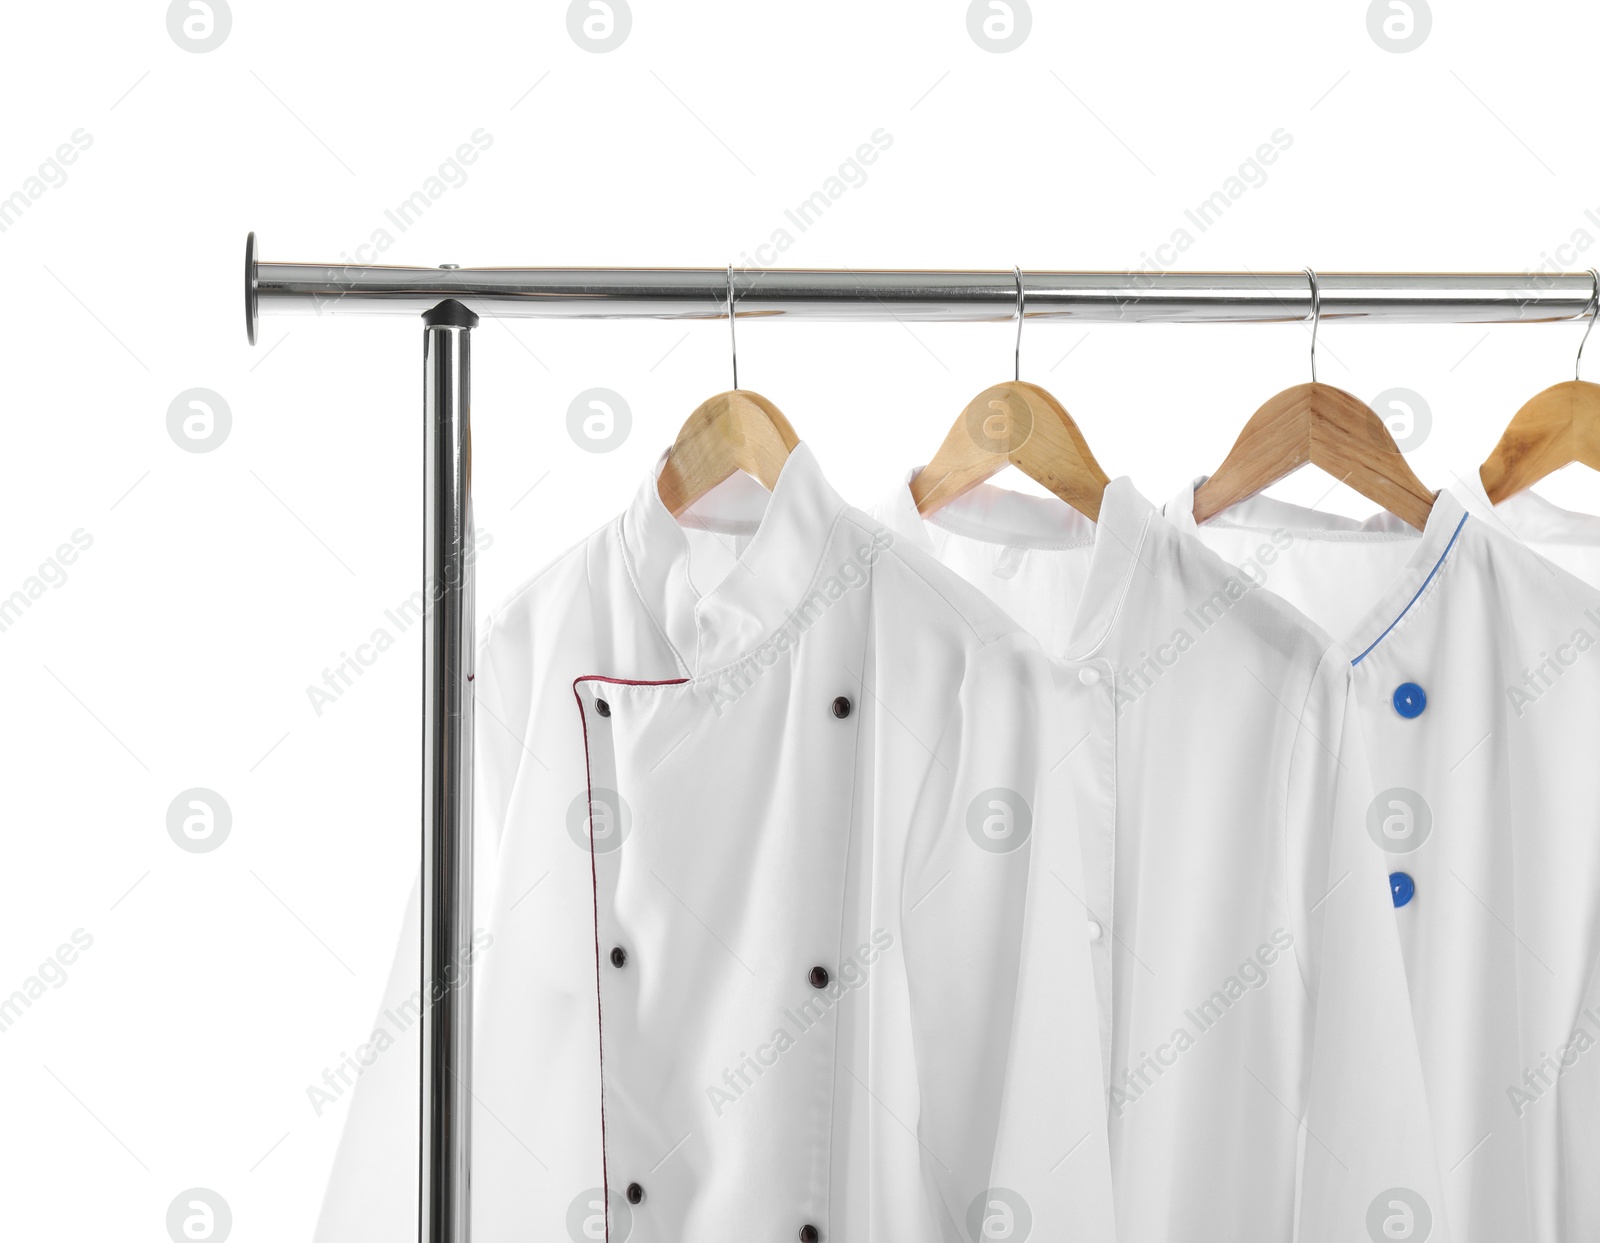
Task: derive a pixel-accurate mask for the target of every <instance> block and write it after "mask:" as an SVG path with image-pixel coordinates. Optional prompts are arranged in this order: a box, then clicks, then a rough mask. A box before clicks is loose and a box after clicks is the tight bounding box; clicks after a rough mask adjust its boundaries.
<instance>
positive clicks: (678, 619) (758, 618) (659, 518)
mask: <svg viewBox="0 0 1600 1243" xmlns="http://www.w3.org/2000/svg"><path fill="white" fill-rule="evenodd" d="M665 460H666V459H665V455H663V457H662V458H661V459H660V461H658V462H657V465H656V469H655V470H653V471H651V472H650V473H649V474H648V475H647V476H646V477H645V479H644V481H643V482H642V483H641V484H640V486H639V490H638V492H637V493H635V495H634V498H633V501H632V503H631V504H630V505H629V506H628V508H627V509H626V510H625V511H624V512H623V514H622V516H621V518H620V519H619V520H618V525H619V537H620V539H621V541H622V546H623V552H624V555H625V556H626V558H627V560H628V565H629V568H630V570H631V572H632V575H633V579H634V583H635V585H636V586H637V588H638V590H639V594H640V597H641V598H642V599H643V601H644V603H645V607H646V608H648V609H649V610H650V612H651V615H652V616H654V618H655V619H656V622H657V624H658V625H659V626H660V627H661V630H662V633H663V634H664V635H665V636H666V638H667V642H668V643H670V644H671V645H672V647H673V649H674V650H675V651H676V652H677V653H678V657H679V659H680V660H681V661H682V662H683V665H684V668H685V669H686V670H687V671H688V672H689V674H690V675H691V676H692V677H700V676H703V675H705V674H707V673H711V672H713V671H715V670H717V669H719V668H721V667H723V666H724V665H727V664H730V663H732V662H733V661H735V660H737V659H738V658H739V657H741V656H743V655H745V654H746V653H748V652H750V651H753V650H754V649H755V648H756V647H757V646H759V645H760V644H761V643H762V642H763V641H764V640H765V639H766V638H767V637H768V636H770V635H771V634H772V633H773V632H774V631H775V630H777V629H778V628H779V627H780V626H781V625H782V624H783V623H784V621H785V620H786V619H787V618H788V616H789V614H790V613H791V611H792V610H793V609H794V608H795V606H796V605H797V604H798V603H799V601H800V599H801V597H802V595H803V594H804V592H805V590H806V588H807V587H808V586H809V585H810V584H811V582H812V580H813V578H814V577H815V575H816V572H817V566H818V563H819V561H820V560H821V558H822V555H823V553H824V551H825V550H826V548H827V545H828V541H829V537H830V535H831V533H832V530H833V527H834V524H835V522H836V521H837V519H838V517H839V515H840V513H842V512H843V511H844V509H845V503H844V501H843V499H842V498H841V497H840V496H839V494H838V493H837V492H835V491H834V490H833V488H832V487H831V486H829V484H828V481H827V480H826V479H825V478H823V475H822V471H821V469H820V468H819V467H818V465H817V460H816V457H815V456H814V455H813V454H812V452H811V450H810V448H809V447H807V446H806V445H804V444H799V445H796V446H795V447H794V449H793V450H792V451H791V452H790V454H789V457H788V459H787V460H786V461H785V462H784V464H783V470H782V471H781V472H780V473H779V475H778V481H777V484H776V486H775V487H774V488H773V491H772V493H771V495H770V496H769V495H768V493H767V491H766V489H764V488H763V487H761V485H760V484H758V483H756V482H755V481H754V480H752V479H750V478H749V477H748V476H745V475H743V474H740V473H738V472H735V474H734V475H733V476H732V477H731V478H729V479H728V480H726V481H725V482H723V483H722V484H719V485H718V486H717V487H715V488H713V489H712V490H711V491H710V492H709V493H707V494H706V495H705V496H704V497H702V498H701V499H700V500H699V501H697V502H695V504H694V505H692V506H691V507H690V508H689V509H688V510H686V511H685V512H684V513H683V515H682V516H681V518H674V517H673V516H672V514H670V513H669V512H668V511H667V507H666V506H665V505H664V504H662V502H661V497H660V495H659V493H658V492H657V490H656V476H657V474H658V473H659V472H660V468H661V464H662V463H663V462H665ZM685 527H691V528H696V529H700V530H704V531H709V532H714V533H716V534H717V535H720V536H731V537H734V538H735V539H742V540H747V541H748V542H746V543H745V545H744V548H743V551H742V552H741V553H740V555H739V557H738V560H737V563H736V564H735V565H734V566H733V568H732V569H730V570H729V571H728V574H727V577H725V578H724V579H723V580H722V582H721V583H719V584H718V585H717V586H716V587H714V588H712V589H711V590H709V591H707V592H706V593H705V594H704V595H701V594H700V593H699V592H698V591H697V590H696V589H695V585H694V583H693V581H692V580H691V578H690V574H689V540H688V537H687V536H686V535H685V533H684V528H685Z"/></svg>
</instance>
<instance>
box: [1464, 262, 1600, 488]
mask: <svg viewBox="0 0 1600 1243" xmlns="http://www.w3.org/2000/svg"><path fill="white" fill-rule="evenodd" d="M1590 274H1591V275H1592V276H1593V277H1594V282H1595V292H1594V297H1593V298H1592V299H1591V300H1590V303H1589V311H1588V314H1589V327H1588V328H1585V329H1584V331H1583V341H1582V342H1580V343H1579V345H1578V364H1575V365H1574V367H1573V376H1574V378H1573V379H1571V380H1566V381H1563V382H1562V383H1560V384H1552V385H1551V386H1550V387H1549V388H1547V389H1545V390H1544V391H1543V392H1542V393H1536V394H1535V395H1534V396H1533V397H1530V398H1529V399H1528V401H1527V403H1526V404H1525V405H1524V406H1523V407H1522V409H1520V410H1518V411H1517V413H1516V414H1515V415H1513V416H1512V419H1511V422H1510V423H1509V424H1507V426H1506V430H1505V433H1504V434H1503V435H1502V436H1501V437H1500V443H1499V444H1497V445H1495V447H1494V451H1493V452H1492V453H1490V454H1489V457H1488V459H1487V460H1486V461H1485V462H1484V464H1483V465H1482V466H1481V467H1479V468H1478V478H1479V479H1481V480H1482V481H1483V490H1484V491H1485V492H1486V493H1488V496H1489V500H1490V502H1491V503H1492V504H1495V505H1498V504H1499V503H1500V502H1501V501H1503V500H1505V499H1506V498H1507V497H1508V496H1515V495H1516V494H1517V493H1518V492H1521V491H1522V490H1523V489H1524V488H1526V487H1529V486H1531V485H1532V484H1535V483H1538V482H1539V480H1541V479H1543V478H1544V477H1545V476H1546V475H1548V474H1551V473H1553V472H1555V471H1558V470H1560V469H1561V468H1562V467H1563V466H1566V465H1568V464H1569V463H1571V462H1581V463H1583V465H1585V466H1587V467H1588V468H1589V469H1590V470H1600V384H1593V383H1591V382H1590V381H1588V380H1580V379H1577V378H1576V377H1577V375H1578V365H1581V364H1582V362H1583V347H1584V345H1586V344H1587V343H1588V341H1589V333H1590V332H1592V331H1593V330H1594V321H1595V316H1596V314H1600V270H1596V269H1594V268H1591V269H1590Z"/></svg>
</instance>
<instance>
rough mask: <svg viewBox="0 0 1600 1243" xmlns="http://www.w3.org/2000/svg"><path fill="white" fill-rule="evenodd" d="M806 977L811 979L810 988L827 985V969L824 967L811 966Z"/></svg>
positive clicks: (825, 986)
mask: <svg viewBox="0 0 1600 1243" xmlns="http://www.w3.org/2000/svg"><path fill="white" fill-rule="evenodd" d="M806 978H807V979H808V980H810V981H811V987H812V988H827V987H828V969H827V968H826V967H812V968H811V974H810V975H808V976H807V977H806Z"/></svg>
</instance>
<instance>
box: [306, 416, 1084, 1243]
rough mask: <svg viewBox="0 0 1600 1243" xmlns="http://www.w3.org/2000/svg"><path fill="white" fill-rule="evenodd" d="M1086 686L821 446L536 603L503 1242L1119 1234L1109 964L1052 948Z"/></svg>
mask: <svg viewBox="0 0 1600 1243" xmlns="http://www.w3.org/2000/svg"><path fill="white" fill-rule="evenodd" d="M1049 677H1050V674H1049V669H1048V662H1047V661H1046V660H1045V658H1044V656H1043V654H1042V653H1041V652H1040V650H1039V649H1038V646H1037V644H1036V643H1034V641H1033V640H1032V639H1031V638H1030V637H1028V636H1027V635H1026V634H1024V633H1023V632H1022V631H1021V630H1020V629H1019V628H1018V627H1017V626H1016V625H1015V624H1014V623H1012V622H1011V621H1010V620H1009V619H1007V618H1005V617H1004V616H1003V614H1001V613H1000V612H999V610H997V609H995V608H994V607H993V606H992V605H991V604H990V603H989V602H988V601H986V600H984V599H983V598H982V597H981V595H979V594H978V593H977V592H974V591H972V590H971V588H970V587H968V586H967V585H966V584H965V583H963V582H961V581H960V580H959V579H958V578H956V577H955V576H954V575H951V574H950V573H948V572H947V571H945V570H944V569H942V568H941V567H939V566H938V565H937V564H935V563H934V562H933V561H932V560H931V559H930V558H928V557H926V555H925V554H923V553H921V552H919V551H917V550H914V549H913V550H907V549H905V548H903V547H902V546H901V542H900V541H897V540H895V539H894V538H893V537H892V536H891V535H890V534H889V533H888V532H887V531H885V530H884V529H883V528H882V527H881V526H879V525H877V524H876V523H873V522H872V521H870V520H869V519H868V518H867V517H866V515H864V514H862V513H860V512H859V511H857V510H853V509H850V508H848V507H846V505H845V504H844V502H843V501H842V500H840V498H839V497H838V495H837V494H836V493H835V492H834V491H833V489H832V488H830V487H829V486H828V484H827V483H826V481H825V480H824V479H823V477H822V475H821V473H820V471H819V470H818V468H817V465H816V462H815V460H814V458H813V456H812V454H811V452H810V450H809V449H808V448H807V447H806V446H805V445H801V446H799V447H797V448H796V449H795V450H794V451H793V452H792V453H791V455H790V457H789V459H788V461H787V462H786V464H785V466H784V468H783V471H782V474H781V476H780V478H779V480H778V482H777V486H776V489H775V491H774V492H773V493H772V494H771V496H770V498H769V497H768V494H767V493H766V492H765V491H764V490H763V489H761V488H760V487H759V485H757V484H755V483H754V482H753V481H751V480H749V479H747V478H746V477H745V476H743V475H735V476H734V477H733V478H732V479H730V480H729V481H728V482H727V483H725V484H723V485H722V486H721V487H719V488H718V489H716V490H715V491H714V492H713V493H711V494H710V495H709V496H708V497H707V498H705V499H704V500H702V501H701V502H699V503H698V504H696V505H695V506H694V507H693V508H692V509H691V510H689V511H688V512H687V513H686V514H685V515H683V516H682V518H681V520H674V519H673V517H672V516H671V515H670V514H669V513H668V511H667V510H666V508H665V507H664V506H663V505H662V504H661V502H660V500H659V498H658V496H657V493H656V486H655V479H654V476H651V477H650V478H647V479H646V480H645V481H644V483H643V484H642V485H641V487H640V489H639V491H638V493H637V495H636V496H635V498H634V500H633V503H632V504H631V505H630V506H629V507H628V509H627V510H626V511H625V512H624V513H623V514H622V515H621V516H620V517H619V518H618V519H616V520H615V521H613V522H611V523H608V524H607V525H606V526H604V527H602V528H601V529H600V530H599V531H597V532H596V533H595V534H594V535H592V536H591V537H589V538H588V539H587V540H585V541H584V542H583V543H582V544H580V545H579V546H577V547H576V548H574V549H573V550H571V551H570V552H569V553H567V554H566V555H565V556H563V557H561V558H560V559H559V560H557V561H556V562H555V563H554V564H553V565H551V566H550V567H549V568H548V569H546V570H545V571H544V572H542V573H541V574H539V575H538V576H537V577H535V578H534V579H533V580H532V581H531V582H529V583H528V584H527V585H526V586H525V587H524V588H523V589H522V590H521V591H520V592H518V593H517V594H516V596H514V598H513V599H512V600H511V601H510V602H509V603H508V604H507V605H506V606H505V607H504V608H502V609H501V610H500V611H499V612H498V613H497V614H496V616H495V617H494V619H493V622H492V625H491V626H490V627H489V630H488V633H487V635H486V636H485V638H484V641H483V644H482V648H481V651H480V654H479V657H478V661H477V666H476V683H475V685H476V688H477V696H478V708H479V713H478V718H477V720H478V726H477V741H476V745H477V752H478V755H477V770H478V776H479V781H478V789H477V799H476V814H477V827H478V835H479V837H478V841H479V849H480V850H486V851H491V852H493V853H494V858H495V863H494V872H495V877H494V882H493V886H494V888H493V898H492V903H491V907H492V910H491V917H490V924H489V931H490V933H491V934H492V938H493V939H492V944H490V945H489V947H488V948H487V949H486V950H485V951H484V953H483V955H482V958H481V963H482V965H481V971H480V974H479V976H478V980H479V993H478V995H477V1003H478V1004H477V1006H476V1019H475V1022H476V1028H477V1030H476V1040H475V1078H474V1085H473V1091H474V1095H475V1098H476V1099H477V1102H478V1104H479V1109H478V1110H477V1112H476V1116H475V1121H474V1135H473V1175H472V1194H473V1216H474V1236H475V1238H476V1239H478V1240H479V1241H480V1243H509V1241H510V1240H517V1241H518V1243H525V1241H526V1240H529V1239H540V1240H544V1239H566V1238H568V1237H571V1238H574V1239H578V1240H582V1239H586V1238H599V1237H604V1236H605V1234H606V1232H607V1231H609V1237H610V1238H611V1239H613V1240H620V1239H624V1238H626V1239H630V1240H633V1241H634V1243H655V1241H656V1240H662V1241H672V1243H676V1241H678V1240H690V1239H694V1240H700V1239H705V1240H716V1239H734V1238H737V1239H773V1240H788V1239H794V1238H797V1237H809V1236H805V1235H802V1234H801V1231H802V1228H803V1227H805V1226H811V1227H813V1228H814V1229H815V1230H816V1231H817V1232H818V1237H820V1238H821V1239H822V1240H824V1241H827V1240H858V1239H859V1240H867V1239H871V1240H902V1239H903V1240H907V1241H908V1243H910V1241H915V1243H925V1241H926V1240H930V1239H946V1240H952V1241H954V1240H966V1239H968V1238H969V1237H972V1236H975V1237H1002V1236H1001V1234H1000V1233H997V1232H1002V1231H1005V1230H1010V1231H1011V1232H1012V1237H1015V1238H1018V1239H1021V1238H1023V1237H1024V1236H1025V1235H1026V1234H1027V1233H1028V1232H1032V1233H1033V1234H1034V1236H1035V1237H1037V1238H1051V1239H1056V1238H1070V1239H1078V1238H1082V1239H1089V1240H1101V1241H1109V1240H1110V1239H1111V1238H1112V1235H1113V1227H1112V1197H1111V1190H1110V1170H1109V1159H1108V1156H1107V1151H1106V1138H1105V1130H1104V1122H1103V1112H1102V1108H1101V1103H1100V1082H1099V1080H1100V1075H1099V1066H1100V1053H1099V1047H1098V1040H1097V1025H1096V1012H1095V1001H1094V990H1093V981H1092V976H1091V968H1090V964H1089V954H1088V950H1087V949H1086V947H1085V944H1084V941H1083V938H1082V937H1081V936H1078V937H1076V938H1073V939H1071V940H1070V941H1069V942H1067V943H1065V944H1058V945H1055V946H1052V950H1051V953H1050V954H1049V955H1048V956H1044V955H1040V954H1026V955H1025V954H1024V953H1023V950H1022V945H1021V942H1022V939H1023V936H1024V930H1025V929H1030V928H1033V927H1036V926H1040V925H1045V926H1048V921H1049V919H1050V917H1051V914H1052V912H1051V910H1050V909H1048V904H1047V903H1046V902H1045V901H1044V900H1043V899H1042V898H1041V897H1040V896H1039V895H1041V894H1047V893H1048V892H1049V889H1051V888H1054V887H1056V886H1058V885H1065V886H1068V887H1072V888H1081V886H1082V877H1081V864H1080V858H1081V855H1080V851H1079V846H1078V841H1077V837H1076V834H1075V831H1074V827H1075V826H1074V824H1073V822H1072V820H1071V814H1070V813H1071V809H1070V808H1063V807H1058V806H1057V805H1056V804H1054V803H1053V802H1052V791H1053V788H1054V787H1053V785H1052V784H1051V783H1049V782H1047V781H1046V780H1045V775H1046V773H1047V770H1048V766H1049V765H1050V764H1053V763H1055V761H1056V759H1057V756H1056V755H1055V754H1053V753H1049V752H1047V750H1046V747H1045V741H1046V740H1053V739H1054V737H1055V734H1054V733H1053V732H1052V729H1051V726H1050V722H1049V721H1048V720H1047V719H1046V717H1047V715H1048V712H1049V700H1048V697H1047V696H1045V695H1043V694H1041V690H1042V689H1043V688H1045V687H1047V686H1048V684H1049ZM1047 825H1048V826H1049V828H1050V830H1051V831H1050V832H1049V833H1044V832H1043V831H1042V830H1043V828H1044V827H1045V826H1047ZM1033 939H1034V940H1038V938H1037V937H1035V938H1033ZM597 990H598V993H597ZM1043 1021H1048V1022H1051V1023H1053V1024H1054V1025H1055V1026H1054V1028H1053V1029H1052V1032H1051V1047H1050V1057H1049V1059H1048V1061H1047V1062H1041V1060H1040V1058H1039V1056H1038V1049H1037V1048H1035V1047H1033V1046H1031V1045H1029V1044H1028V1042H1027V1041H1025V1040H1023V1039H1022V1038H1021V1037H1020V1036H1019V1035H1018V1032H1019V1030H1020V1028H1021V1027H1022V1026H1026V1027H1027V1029H1028V1030H1033V1029H1034V1028H1035V1027H1037V1026H1038V1025H1040V1023H1041V1022H1043ZM358 1092H359V1085H358ZM356 1105H357V1106H360V1105H361V1101H360V1100H359V1096H358V1099H357V1101H356ZM368 1115H371V1116H377V1113H376V1111H373V1110H370V1109H368V1110H363V1111H360V1112H359V1113H358V1112H357V1111H355V1110H353V1112H352V1123H354V1121H355V1119H356V1118H357V1117H358V1116H368ZM379 1142H381V1137H375V1136H371V1135H366V1136H350V1135H347V1136H346V1139H345V1144H346V1146H349V1145H350V1144H367V1145H371V1144H375V1143H379ZM368 1164H369V1165H370V1164H371V1163H370V1162H369V1163H368ZM630 1190H632V1191H633V1194H631V1195H630ZM369 1193H370V1190H369V1189H363V1188H354V1187H346V1188H335V1189H334V1191H332V1192H330V1202H334V1201H337V1202H338V1203H339V1205H340V1206H341V1207H340V1208H339V1211H338V1212H337V1213H336V1214H333V1215H330V1214H329V1213H325V1214H324V1218H325V1220H332V1219H333V1217H335V1216H336V1217H338V1218H339V1219H340V1220H345V1221H348V1220H352V1219H355V1218H358V1217H359V1214H356V1213H352V1212H351V1211H349V1209H348V1205H349V1204H350V1203H351V1202H352V1201H353V1200H355V1199H358V1198H360V1197H361V1196H363V1195H366V1194H369ZM985 1230H987V1235H985V1234H984V1232H985Z"/></svg>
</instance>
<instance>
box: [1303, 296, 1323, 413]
mask: <svg viewBox="0 0 1600 1243" xmlns="http://www.w3.org/2000/svg"><path fill="white" fill-rule="evenodd" d="M1305 274H1306V276H1307V277H1308V278H1309V279H1310V281H1311V382H1312V383H1313V384H1315V383H1316V382H1317V329H1318V328H1319V327H1321V326H1322V290H1321V289H1320V288H1319V287H1318V286H1317V274H1316V272H1314V271H1313V270H1312V269H1311V268H1306V269H1305Z"/></svg>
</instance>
